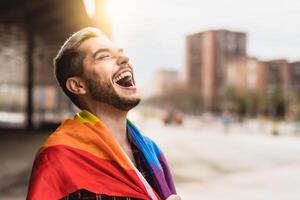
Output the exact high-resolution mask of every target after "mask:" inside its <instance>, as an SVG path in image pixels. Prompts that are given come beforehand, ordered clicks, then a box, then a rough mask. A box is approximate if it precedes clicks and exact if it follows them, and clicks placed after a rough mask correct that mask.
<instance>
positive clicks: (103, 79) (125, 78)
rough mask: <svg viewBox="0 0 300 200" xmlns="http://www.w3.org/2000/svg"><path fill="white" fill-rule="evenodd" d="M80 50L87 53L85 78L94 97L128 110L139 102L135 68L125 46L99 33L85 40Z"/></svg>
mask: <svg viewBox="0 0 300 200" xmlns="http://www.w3.org/2000/svg"><path fill="white" fill-rule="evenodd" d="M80 50H82V51H84V52H86V57H85V59H84V62H83V66H84V75H83V78H84V80H85V81H86V83H87V87H88V90H89V93H90V95H91V98H92V99H94V100H96V101H100V102H103V103H107V104H110V105H112V106H114V107H116V108H118V109H120V110H126V111H128V110H130V109H131V108H133V107H135V106H136V105H137V104H138V103H139V102H140V96H139V94H138V92H137V88H136V86H135V81H134V76H133V68H132V66H131V64H130V63H129V59H128V58H127V57H126V56H125V54H124V52H123V50H122V49H119V48H117V47H116V46H115V45H114V44H113V43H112V42H111V41H110V40H109V39H107V38H106V37H104V36H103V37H102V36H100V37H95V38H90V39H87V40H86V41H84V42H83V43H82V44H81V46H80Z"/></svg>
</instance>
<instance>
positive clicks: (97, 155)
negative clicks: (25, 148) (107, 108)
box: [27, 111, 176, 200]
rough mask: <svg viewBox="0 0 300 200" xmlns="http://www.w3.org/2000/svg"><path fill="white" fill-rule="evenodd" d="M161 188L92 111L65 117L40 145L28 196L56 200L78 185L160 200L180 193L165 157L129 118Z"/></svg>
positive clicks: (32, 199) (129, 126)
mask: <svg viewBox="0 0 300 200" xmlns="http://www.w3.org/2000/svg"><path fill="white" fill-rule="evenodd" d="M127 129H128V134H131V136H132V138H134V140H135V142H136V143H137V144H138V147H139V150H140V151H141V152H142V153H143V154H144V156H145V158H146V160H147V164H148V165H149V170H150V171H151V173H153V176H154V178H155V181H156V183H157V184H158V186H159V188H160V191H155V190H154V189H153V188H152V187H151V186H150V184H149V183H148V182H147V181H146V179H145V178H144V177H143V175H142V174H141V173H140V172H139V171H138V169H137V168H136V167H135V166H134V164H133V163H132V162H131V160H130V159H129V158H128V156H127V155H126V153H125V152H124V151H123V149H122V148H121V146H120V145H119V144H118V142H117V141H116V139H114V137H113V135H112V134H110V132H109V130H108V128H107V127H106V125H105V124H104V123H103V122H101V120H99V119H98V118H97V117H96V116H94V115H93V114H91V113H89V112H88V111H82V112H80V113H77V114H76V115H75V117H74V119H67V120H65V121H64V122H63V123H62V125H60V126H59V127H58V128H57V129H56V130H55V131H54V133H52V134H51V135H50V136H49V138H48V139H47V140H46V142H45V143H44V145H42V147H41V148H40V149H39V151H38V153H37V156H36V159H35V162H34V165H33V169H32V173H31V179H30V183H29V188H28V194H27V200H41V199H43V200H57V199H60V198H62V197H64V196H67V195H68V194H70V193H73V192H75V191H77V190H80V189H86V190H89V191H91V192H94V193H97V194H106V195H110V196H123V197H124V196H125V197H132V198H140V199H147V200H148V199H149V200H150V199H152V200H160V199H166V198H167V197H168V196H170V195H171V194H176V190H175V186H174V183H173V179H172V176H171V173H170V170H169V168H168V165H167V162H166V160H165V158H164V156H163V154H162V152H161V150H160V149H159V148H158V147H157V145H156V144H155V143H154V142H153V141H152V140H150V139H149V138H147V137H145V136H143V135H142V134H141V133H140V132H139V130H138V129H137V128H136V127H135V126H134V125H133V124H132V123H131V122H130V121H129V120H128V121H127Z"/></svg>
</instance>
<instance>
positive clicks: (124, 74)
mask: <svg viewBox="0 0 300 200" xmlns="http://www.w3.org/2000/svg"><path fill="white" fill-rule="evenodd" d="M126 76H130V77H132V74H131V73H130V72H129V71H126V72H123V73H121V74H119V75H118V76H117V77H116V78H115V82H117V81H119V80H121V79H122V78H124V77H126Z"/></svg>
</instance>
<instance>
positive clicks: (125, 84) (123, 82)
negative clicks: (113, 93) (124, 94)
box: [117, 76, 132, 87]
mask: <svg viewBox="0 0 300 200" xmlns="http://www.w3.org/2000/svg"><path fill="white" fill-rule="evenodd" d="M117 84H118V85H120V86H123V87H130V86H132V82H131V78H130V77H129V76H126V77H124V78H122V79H120V80H119V81H117Z"/></svg>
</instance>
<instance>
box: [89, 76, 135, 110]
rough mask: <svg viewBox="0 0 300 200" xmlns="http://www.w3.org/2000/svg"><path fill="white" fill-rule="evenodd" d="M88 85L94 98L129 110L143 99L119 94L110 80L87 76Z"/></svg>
mask: <svg viewBox="0 0 300 200" xmlns="http://www.w3.org/2000/svg"><path fill="white" fill-rule="evenodd" d="M85 80H86V83H87V87H88V89H89V92H90V95H91V97H92V99H93V100H96V101H99V102H102V103H106V104H109V105H112V106H114V107H115V108H117V109H120V110H124V111H129V110H130V109H132V108H134V107H135V106H137V105H138V104H139V103H140V101H141V99H140V98H133V99H129V98H126V97H121V96H120V95H118V94H117V92H116V91H115V89H114V88H113V86H112V84H111V83H110V82H103V81H100V80H94V79H92V78H89V77H85Z"/></svg>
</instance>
